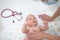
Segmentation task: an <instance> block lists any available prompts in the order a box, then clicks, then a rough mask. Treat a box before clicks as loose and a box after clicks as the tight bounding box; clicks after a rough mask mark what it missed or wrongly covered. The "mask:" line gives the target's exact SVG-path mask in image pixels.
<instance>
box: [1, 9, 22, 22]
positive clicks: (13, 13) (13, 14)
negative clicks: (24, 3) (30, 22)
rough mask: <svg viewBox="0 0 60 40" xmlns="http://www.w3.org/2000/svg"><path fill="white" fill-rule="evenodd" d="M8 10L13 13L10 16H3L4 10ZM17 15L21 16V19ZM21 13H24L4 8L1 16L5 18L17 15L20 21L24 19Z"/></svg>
mask: <svg viewBox="0 0 60 40" xmlns="http://www.w3.org/2000/svg"><path fill="white" fill-rule="evenodd" d="M6 11H10V12H11V15H9V16H3V14H4V12H6ZM15 15H18V16H19V17H20V19H18V18H17V17H15ZM21 15H22V12H20V13H18V12H16V11H12V10H11V9H4V10H2V12H1V17H3V18H9V17H11V16H13V17H15V18H16V19H17V20H18V21H20V20H22V19H23V17H21ZM14 22H15V21H14V20H13V23H14Z"/></svg>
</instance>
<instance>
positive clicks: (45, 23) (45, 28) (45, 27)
mask: <svg viewBox="0 0 60 40" xmlns="http://www.w3.org/2000/svg"><path fill="white" fill-rule="evenodd" d="M43 24H44V26H42V27H40V29H41V30H42V31H45V30H48V28H49V27H48V21H43Z"/></svg>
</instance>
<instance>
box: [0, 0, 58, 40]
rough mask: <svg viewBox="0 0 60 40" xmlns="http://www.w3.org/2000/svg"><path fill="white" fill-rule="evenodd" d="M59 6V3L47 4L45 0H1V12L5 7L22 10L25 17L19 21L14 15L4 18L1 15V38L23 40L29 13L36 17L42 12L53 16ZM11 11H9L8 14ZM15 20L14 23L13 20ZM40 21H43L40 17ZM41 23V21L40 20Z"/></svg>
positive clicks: (2, 39)
mask: <svg viewBox="0 0 60 40" xmlns="http://www.w3.org/2000/svg"><path fill="white" fill-rule="evenodd" d="M58 7H59V5H58V3H56V4H54V5H45V4H44V3H43V2H41V1H39V2H35V1H33V0H0V14H1V11H2V10H3V9H6V8H8V9H12V10H13V11H17V12H22V14H23V15H22V16H23V19H22V20H21V21H18V20H17V19H15V18H14V17H9V18H2V17H1V16H0V30H1V37H0V38H1V40H23V38H24V34H23V33H22V27H23V23H24V21H25V18H26V16H27V15H28V14H34V15H36V17H38V15H39V14H40V15H41V14H47V15H49V16H52V15H53V14H54V12H55V11H56V10H57V8H58ZM9 14H10V13H9V12H7V15H9ZM13 20H14V21H15V23H13V22H12V21H13ZM39 21H42V20H41V19H39ZM40 23H41V22H40Z"/></svg>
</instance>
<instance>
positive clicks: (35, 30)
mask: <svg viewBox="0 0 60 40" xmlns="http://www.w3.org/2000/svg"><path fill="white" fill-rule="evenodd" d="M28 30H29V31H30V32H32V31H34V32H37V31H40V29H39V27H29V28H28Z"/></svg>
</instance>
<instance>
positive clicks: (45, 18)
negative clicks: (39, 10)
mask: <svg viewBox="0 0 60 40" xmlns="http://www.w3.org/2000/svg"><path fill="white" fill-rule="evenodd" d="M39 18H41V19H42V20H45V21H52V20H53V18H52V17H50V16H48V15H46V14H42V15H39Z"/></svg>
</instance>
